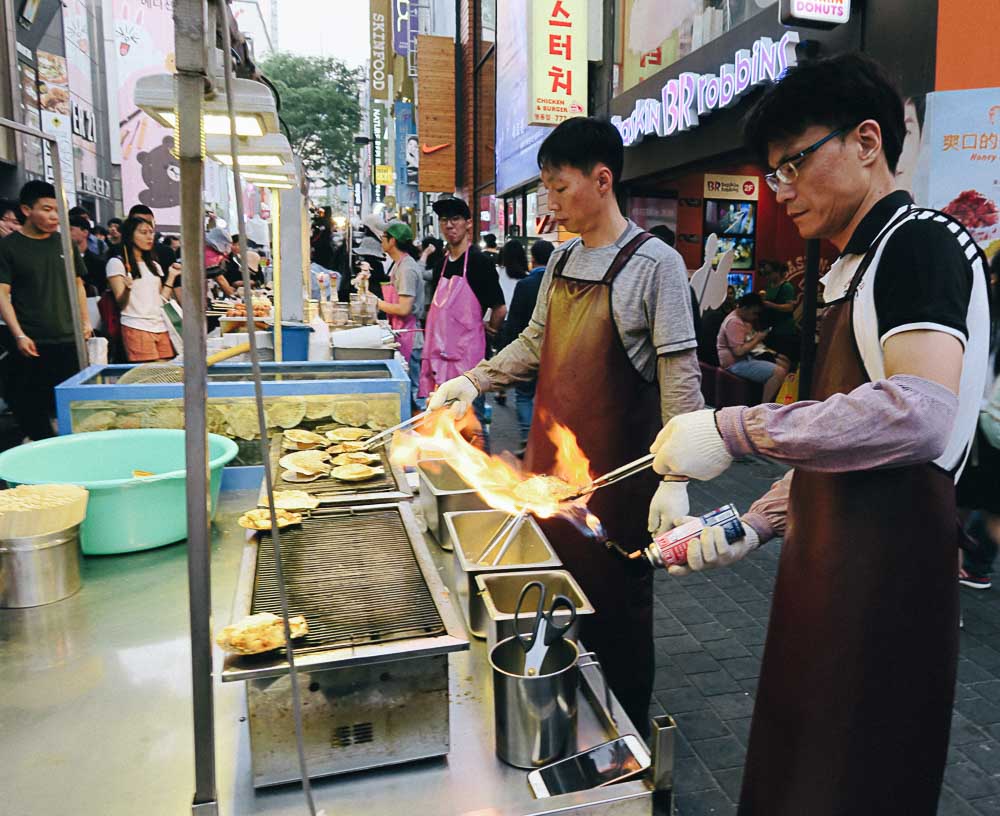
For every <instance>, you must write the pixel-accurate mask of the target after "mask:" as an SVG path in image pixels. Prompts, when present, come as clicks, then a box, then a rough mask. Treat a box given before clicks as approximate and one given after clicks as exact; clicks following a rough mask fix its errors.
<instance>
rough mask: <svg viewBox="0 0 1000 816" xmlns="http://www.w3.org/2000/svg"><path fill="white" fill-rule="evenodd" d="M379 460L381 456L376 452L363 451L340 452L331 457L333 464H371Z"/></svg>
mask: <svg viewBox="0 0 1000 816" xmlns="http://www.w3.org/2000/svg"><path fill="white" fill-rule="evenodd" d="M381 461H382V457H381V456H379V455H378V454H377V453H365V452H363V451H354V452H350V453H341V454H339V455H337V456H334V457H333V464H334V465H373V464H377V463H378V462H381Z"/></svg>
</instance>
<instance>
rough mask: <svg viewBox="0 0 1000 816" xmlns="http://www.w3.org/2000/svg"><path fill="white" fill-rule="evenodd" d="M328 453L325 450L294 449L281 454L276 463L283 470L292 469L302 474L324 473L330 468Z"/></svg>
mask: <svg viewBox="0 0 1000 816" xmlns="http://www.w3.org/2000/svg"><path fill="white" fill-rule="evenodd" d="M329 458H330V455H329V454H328V453H327V452H326V451H321V450H306V451H296V452H295V453H289V454H287V455H286V456H282V457H281V458H280V459H279V460H278V464H279V465H281V466H282V467H283V468H284V469H285V470H292V471H294V472H296V473H301V474H302V475H304V476H312V475H314V474H317V473H326V472H327V471H328V470H329V469H330V465H329V464H328V463H327V460H328V459H329Z"/></svg>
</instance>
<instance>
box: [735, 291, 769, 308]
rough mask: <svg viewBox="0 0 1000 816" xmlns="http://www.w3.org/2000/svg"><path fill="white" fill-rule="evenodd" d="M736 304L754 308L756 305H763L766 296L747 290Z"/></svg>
mask: <svg viewBox="0 0 1000 816" xmlns="http://www.w3.org/2000/svg"><path fill="white" fill-rule="evenodd" d="M736 305H737V306H739V307H740V308H741V309H752V308H754V307H755V306H763V305H764V298H762V297H761V296H760V295H758V294H757V293H756V292H747V293H746V294H745V295H744V296H743V297H741V298H740V299H739V300H737V301H736Z"/></svg>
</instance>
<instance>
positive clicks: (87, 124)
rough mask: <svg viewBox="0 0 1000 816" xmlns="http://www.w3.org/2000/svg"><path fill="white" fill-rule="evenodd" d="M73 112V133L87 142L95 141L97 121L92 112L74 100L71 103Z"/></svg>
mask: <svg viewBox="0 0 1000 816" xmlns="http://www.w3.org/2000/svg"><path fill="white" fill-rule="evenodd" d="M72 106H73V107H72V110H73V133H75V134H76V135H77V136H79V137H80V138H81V139H86V140H87V141H88V142H96V141H97V120H96V119H95V118H94V112H93V111H92V110H90V109H89V108H87V107H86V106H84V105H81V104H80V103H79V102H77V101H76V100H75V99H74V100H73V103H72Z"/></svg>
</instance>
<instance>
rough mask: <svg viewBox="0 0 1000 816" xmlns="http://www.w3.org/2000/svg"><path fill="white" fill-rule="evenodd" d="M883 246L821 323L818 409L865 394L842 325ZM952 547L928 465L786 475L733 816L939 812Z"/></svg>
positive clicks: (951, 629) (949, 513) (953, 586)
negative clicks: (783, 514) (777, 552)
mask: <svg viewBox="0 0 1000 816" xmlns="http://www.w3.org/2000/svg"><path fill="white" fill-rule="evenodd" d="M883 234H885V232H883ZM879 240H880V239H876V242H875V243H874V244H873V245H872V247H871V248H870V249H869V251H868V253H867V256H866V258H865V261H864V262H863V263H862V264H861V266H860V267H859V269H858V272H857V274H856V275H855V276H854V279H853V280H852V282H851V287H850V289H849V291H848V294H847V296H846V297H845V298H843V299H842V300H841V301H837V302H836V303H835V304H834V305H832V306H831V308H830V310H829V312H828V313H827V315H826V317H825V318H824V320H823V328H822V336H821V338H820V347H819V353H818V358H817V362H816V366H817V377H816V381H815V382H816V384H815V397H814V398H815V399H820V400H823V399H826V398H827V397H829V396H831V395H832V394H838V393H847V392H849V391H852V390H853V389H855V388H857V387H858V386H860V385H863V384H864V383H866V382H868V381H869V380H868V376H867V374H866V372H865V369H864V365H863V364H862V361H861V356H860V353H859V351H858V348H857V345H856V343H855V339H854V331H853V328H852V314H851V312H852V308H853V299H854V295H855V292H856V291H857V288H858V284H859V283H860V282H861V278H862V277H863V275H864V272H865V270H866V269H867V266H868V264H870V263H871V258H872V257H873V256H874V252H875V250H876V249H877V245H878V243H879ZM956 548H957V542H956V535H955V485H954V481H953V479H952V477H951V476H950V475H949V474H948V473H945V472H944V471H942V470H940V469H939V468H937V467H936V466H934V465H931V464H925V465H911V466H905V467H897V468H886V469H881V470H869V471H855V472H852V473H816V472H808V471H805V470H796V471H795V476H794V477H793V479H792V487H791V494H790V498H789V506H788V524H787V533H786V536H785V543H784V546H783V547H782V550H781V560H780V562H779V567H778V577H777V583H776V586H775V590H774V600H773V603H772V607H771V621H770V625H769V627H768V633H767V643H766V646H765V648H764V659H763V665H762V667H761V675H760V683H759V687H758V691H757V702H756V706H755V707H754V713H753V721H752V725H751V729H750V744H749V750H748V752H747V761H746V770H745V773H744V779H743V791H742V795H741V798H740V807H739V813H740V814H741V816H751V815H752V816H869V814H870V816H888V814H900V816H904V814H905V816H932V814H934V813H936V812H937V804H938V795H939V793H940V790H941V779H942V776H943V773H944V767H945V759H946V756H947V752H948V734H949V729H950V726H951V707H952V701H953V697H954V691H955V674H956V669H957V660H958V581H957V580H956V575H955V553H956V551H957V550H956Z"/></svg>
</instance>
